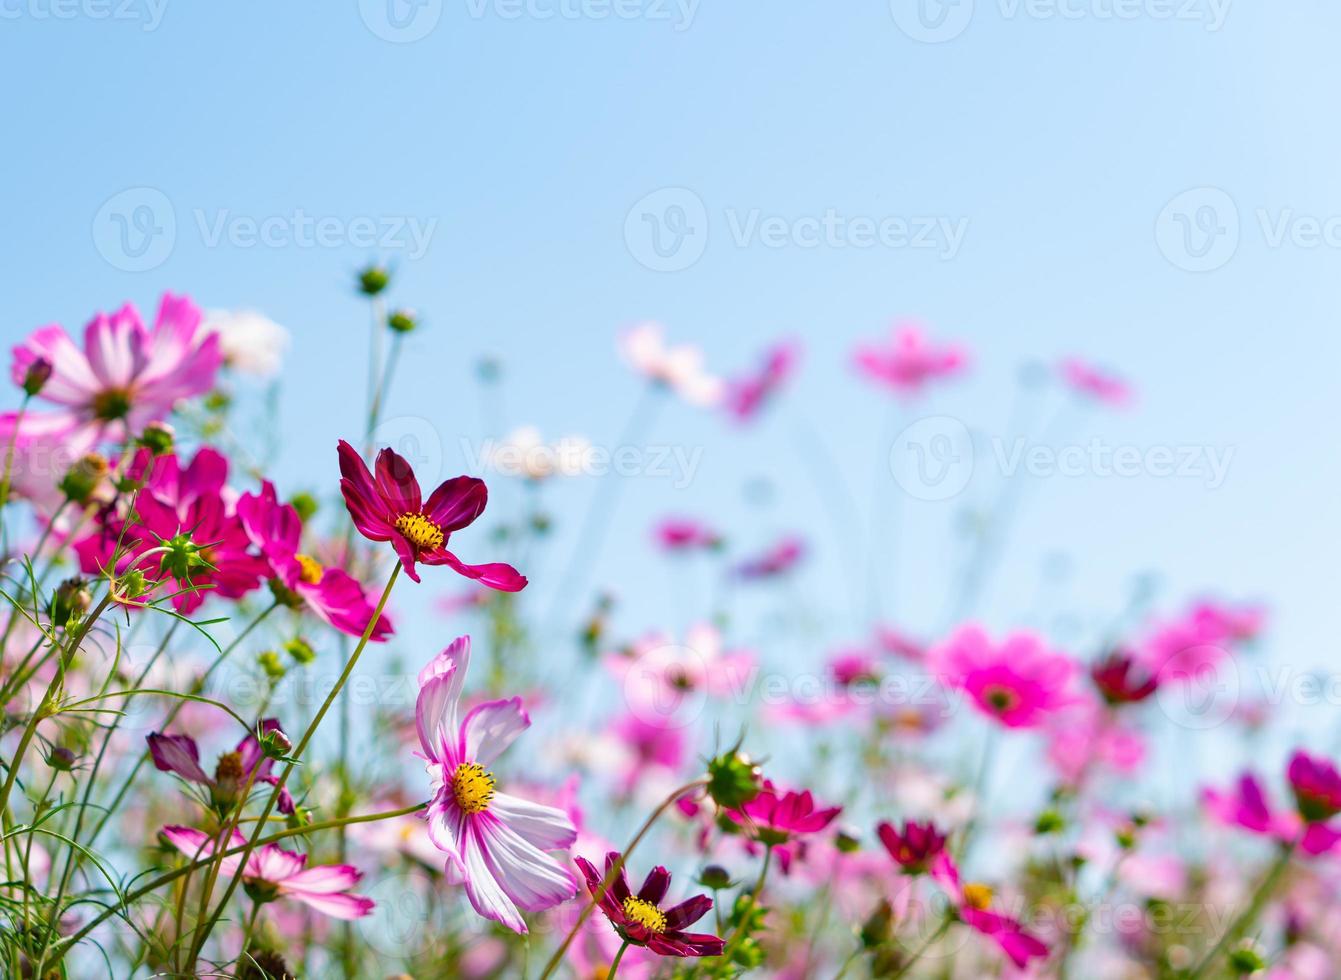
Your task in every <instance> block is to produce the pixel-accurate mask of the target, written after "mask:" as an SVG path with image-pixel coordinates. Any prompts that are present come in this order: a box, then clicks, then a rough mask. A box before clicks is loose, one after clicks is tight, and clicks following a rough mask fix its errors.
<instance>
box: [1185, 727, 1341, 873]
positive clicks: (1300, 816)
mask: <svg viewBox="0 0 1341 980" xmlns="http://www.w3.org/2000/svg"><path fill="white" fill-rule="evenodd" d="M1286 776H1287V778H1288V780H1289V783H1290V788H1291V791H1292V792H1293V793H1294V797H1295V804H1296V809H1295V810H1284V809H1282V810H1274V809H1273V808H1272V807H1271V804H1270V801H1269V800H1268V798H1267V794H1266V791H1265V790H1264V789H1263V788H1262V784H1261V783H1260V782H1258V780H1257V777H1256V776H1254V775H1252V774H1251V773H1244V774H1243V775H1242V776H1240V777H1239V780H1238V782H1237V783H1236V784H1235V785H1234V786H1233V787H1232V788H1231V789H1228V790H1217V789H1212V788H1208V789H1205V790H1203V791H1202V794H1201V799H1202V804H1203V805H1204V806H1205V808H1206V811H1207V813H1209V814H1210V815H1211V817H1212V818H1214V819H1215V820H1216V821H1218V822H1219V823H1222V824H1224V825H1226V826H1230V827H1240V828H1242V829H1244V830H1248V831H1251V832H1252V833H1255V834H1260V835H1262V836H1266V837H1272V838H1274V839H1276V840H1277V841H1280V842H1281V843H1286V844H1291V843H1297V844H1298V845H1299V849H1300V850H1302V851H1303V852H1304V853H1305V854H1308V855H1314V856H1316V855H1319V854H1326V853H1328V852H1330V851H1332V850H1333V849H1334V848H1335V847H1336V845H1337V843H1338V842H1341V826H1334V825H1332V824H1331V823H1329V821H1330V820H1331V819H1332V818H1333V817H1335V816H1336V815H1337V814H1338V813H1341V776H1338V775H1337V772H1336V769H1335V767H1333V766H1332V764H1331V763H1330V762H1328V761H1326V760H1325V759H1319V758H1316V757H1314V756H1310V755H1308V754H1307V753H1305V752H1295V753H1294V754H1293V755H1292V756H1291V758H1290V763H1289V766H1288V768H1287V770H1286Z"/></svg>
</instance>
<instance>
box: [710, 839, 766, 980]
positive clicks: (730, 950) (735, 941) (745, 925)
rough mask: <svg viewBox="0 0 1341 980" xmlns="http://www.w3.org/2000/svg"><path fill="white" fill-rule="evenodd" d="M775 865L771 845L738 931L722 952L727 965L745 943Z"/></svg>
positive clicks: (741, 915) (737, 928) (746, 901)
mask: <svg viewBox="0 0 1341 980" xmlns="http://www.w3.org/2000/svg"><path fill="white" fill-rule="evenodd" d="M772 863H773V845H772V844H769V845H768V846H767V847H765V848H764V862H763V864H762V865H761V866H760V868H759V877H758V878H757V879H756V880H755V882H754V887H753V888H751V889H750V897H749V898H748V899H746V900H745V911H743V912H742V913H741V914H740V922H739V923H737V924H736V931H735V932H734V933H732V935H731V941H730V942H729V943H727V944H726V949H725V950H723V951H722V959H723V960H725V961H726V962H727V963H730V962H731V957H732V956H734V955H735V953H736V949H737V948H738V947H739V946H740V944H741V943H742V942H744V941H745V935H746V932H747V930H748V929H749V925H750V916H752V915H754V906H755V904H756V903H757V902H758V901H759V893H760V892H761V891H763V890H764V880H765V879H766V878H767V877H768V868H769V866H770V865H771V864H772Z"/></svg>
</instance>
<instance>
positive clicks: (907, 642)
mask: <svg viewBox="0 0 1341 980" xmlns="http://www.w3.org/2000/svg"><path fill="white" fill-rule="evenodd" d="M875 642H876V645H877V646H878V647H879V648H880V649H881V650H883V651H884V652H885V653H888V654H889V655H890V656H894V657H900V658H902V659H904V660H907V661H910V662H911V663H915V664H916V663H921V662H922V661H923V660H925V659H926V655H927V645H926V644H925V643H923V642H922V641H920V640H917V639H914V638H913V637H912V636H910V635H909V634H907V633H905V632H903V631H902V630H898V629H895V628H894V627H893V626H886V625H883V624H879V623H877V624H876V627H875Z"/></svg>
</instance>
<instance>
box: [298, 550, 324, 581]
mask: <svg viewBox="0 0 1341 980" xmlns="http://www.w3.org/2000/svg"><path fill="white" fill-rule="evenodd" d="M297 557H298V569H299V571H298V578H300V579H301V580H302V581H303V582H304V583H306V584H307V585H319V584H320V583H321V573H322V572H324V571H325V569H324V568H322V567H321V562H319V561H317V560H316V559H315V558H312V557H311V556H309V555H298V556H297Z"/></svg>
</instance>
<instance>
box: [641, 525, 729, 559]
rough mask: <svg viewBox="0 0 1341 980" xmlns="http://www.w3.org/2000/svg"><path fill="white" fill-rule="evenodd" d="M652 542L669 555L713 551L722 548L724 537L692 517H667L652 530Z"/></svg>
mask: <svg viewBox="0 0 1341 980" xmlns="http://www.w3.org/2000/svg"><path fill="white" fill-rule="evenodd" d="M652 540H654V541H655V542H656V543H657V545H659V546H660V548H661V550H662V551H665V552H667V553H669V554H675V553H677V552H685V551H712V550H715V549H716V548H719V547H721V544H722V536H721V535H720V534H718V533H717V532H716V531H714V530H713V529H712V528H711V527H709V526H708V525H707V524H705V523H703V522H702V521H699V520H695V519H694V518H692V517H667V518H665V519H664V520H662V521H661V522H660V523H659V524H657V526H656V527H655V528H653V530H652Z"/></svg>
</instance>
